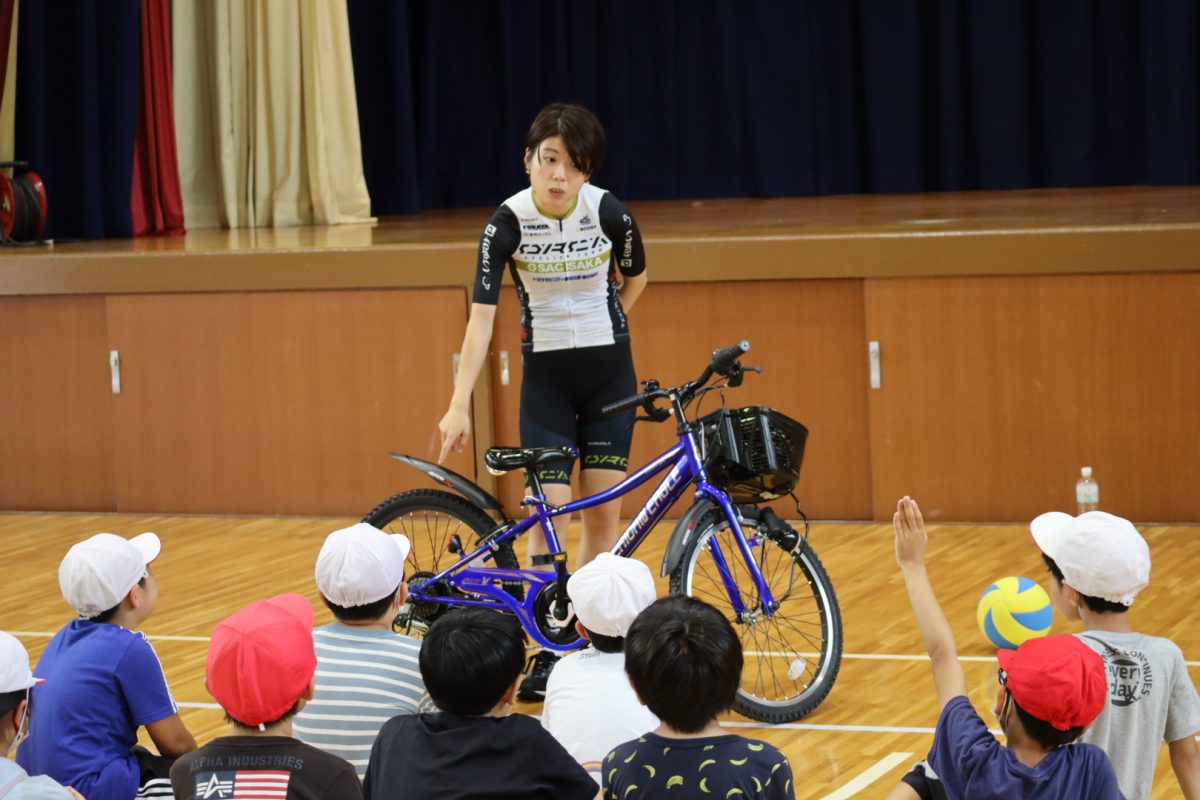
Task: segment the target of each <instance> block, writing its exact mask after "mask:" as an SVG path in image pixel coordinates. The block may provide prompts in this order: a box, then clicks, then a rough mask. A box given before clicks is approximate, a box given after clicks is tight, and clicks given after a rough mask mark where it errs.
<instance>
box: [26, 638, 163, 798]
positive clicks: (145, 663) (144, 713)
mask: <svg viewBox="0 0 1200 800" xmlns="http://www.w3.org/2000/svg"><path fill="white" fill-rule="evenodd" d="M34 674H35V675H37V677H39V678H42V679H44V680H45V681H46V682H45V683H43V684H39V685H38V686H36V687H35V688H34V689H33V702H32V703H31V707H32V716H31V718H30V721H29V738H28V739H27V740H26V741H25V743H24V744H22V745H21V747H20V749H19V750H18V752H17V762H18V763H19V764H20V765H21V766H23V767H24V768H25V769H26V771H28V772H29V774H31V775H49V776H50V777H52V778H54V779H55V780H56V781H58V782H59V783H61V784H63V785H64V786H70V787H72V788H74V789H75V790H76V791H78V792H79V793H80V794H82V795H83V796H84V797H86V798H88V800H130V798H132V797H133V796H134V794H136V793H137V790H138V785H139V783H140V777H141V776H140V774H139V771H138V764H137V759H136V757H135V756H134V755H133V754H132V752H131V749H132V748H133V746H134V745H135V744H136V743H137V729H138V727H140V726H142V725H148V724H150V723H152V722H158V721H159V720H160V719H164V718H166V717H169V716H171V715H172V714H174V713H175V712H176V707H175V701H174V700H173V699H172V698H171V693H170V691H169V690H168V689H167V679H166V677H165V676H164V675H163V669H162V664H160V663H159V661H158V656H157V655H156V654H155V653H154V648H153V647H151V646H150V642H148V641H147V640H146V637H145V636H144V635H143V634H140V633H135V632H134V631H131V630H127V629H125V628H122V627H120V626H119V625H111V624H109V623H105V622H93V621H91V620H85V619H77V620H74V621H72V622H71V623H70V624H69V625H67V626H66V627H65V628H63V629H62V630H61V631H59V632H58V633H57V634H55V636H54V638H53V639H52V640H51V641H50V644H49V645H48V646H47V647H46V652H45V653H43V654H42V657H41V659H40V660H39V661H38V665H37V669H35V670H34Z"/></svg>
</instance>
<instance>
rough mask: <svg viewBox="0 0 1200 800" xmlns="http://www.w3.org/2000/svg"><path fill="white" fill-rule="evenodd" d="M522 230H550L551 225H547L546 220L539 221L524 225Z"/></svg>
mask: <svg viewBox="0 0 1200 800" xmlns="http://www.w3.org/2000/svg"><path fill="white" fill-rule="evenodd" d="M521 230H523V231H548V230H550V226H549V225H547V224H546V223H545V222H541V223H538V224H537V225H522V226H521Z"/></svg>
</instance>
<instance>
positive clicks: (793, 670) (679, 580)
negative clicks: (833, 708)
mask: <svg viewBox="0 0 1200 800" xmlns="http://www.w3.org/2000/svg"><path fill="white" fill-rule="evenodd" d="M742 525H743V530H744V532H745V534H746V536H747V537H748V538H751V539H753V541H752V545H753V546H752V549H751V552H752V553H753V554H754V557H755V561H756V563H757V564H758V568H759V571H761V572H762V575H763V579H764V581H766V584H767V586H768V587H769V588H770V590H771V594H772V595H773V596H774V598H775V601H776V602H777V603H779V608H778V609H777V610H776V611H775V612H774V613H773V614H769V615H768V614H766V613H764V611H763V608H762V603H761V600H760V598H759V592H758V589H757V587H756V586H755V585H754V581H753V579H752V578H751V575H750V571H749V570H748V569H747V567H746V564H745V561H744V559H743V558H742V554H741V551H740V550H739V548H738V546H737V542H736V540H735V537H734V534H733V532H732V530H731V529H730V527H729V523H728V521H727V520H726V519H725V515H724V514H722V513H721V512H720V511H714V512H711V513H709V514H707V515H705V516H704V517H703V518H702V519H701V520H700V522H699V524H698V525H697V535H696V536H694V537H693V538H692V540H691V542H689V544H688V546H687V548H686V549H685V550H684V553H683V556H682V558H681V559H680V562H679V566H678V567H676V569H675V571H674V572H673V573H672V574H671V584H670V586H671V591H672V592H673V593H675V594H686V595H689V596H691V597H695V598H697V599H698V600H703V601H705V602H706V603H710V604H712V605H714V606H716V607H717V608H718V609H719V610H720V611H721V612H722V613H723V614H725V615H726V616H727V617H728V618H729V620H730V622H732V623H733V627H734V630H736V631H737V633H738V637H739V638H740V639H741V642H742V652H743V656H744V658H745V664H744V666H743V669H742V681H741V685H740V686H739V688H738V693H737V699H736V700H735V701H734V706H733V708H734V710H735V711H738V712H740V713H742V714H744V715H746V716H747V717H750V718H751V719H756V720H759V721H762V722H771V723H776V722H794V721H795V720H798V719H801V718H802V717H804V716H806V715H808V714H809V713H811V712H812V711H813V710H814V709H815V708H816V707H817V706H819V705H820V704H821V702H822V701H823V700H824V699H825V697H826V696H827V695H828V694H829V691H830V690H831V689H832V688H833V683H834V681H835V680H836V679H837V674H838V670H839V669H840V668H841V663H842V614H841V610H840V609H839V608H838V602H837V597H836V595H835V594H834V591H833V584H832V582H831V581H830V580H829V575H828V573H826V572H825V567H824V565H822V564H821V561H820V559H819V558H817V554H816V553H815V552H813V550H812V548H811V547H810V546H809V545H808V544H807V543H804V544H803V545H802V546H800V547H798V548H795V550H794V551H793V550H789V549H787V548H786V547H784V546H780V544H779V543H778V542H777V541H776V540H774V539H771V538H769V537H768V536H767V535H766V530H765V525H762V526H760V527H761V530H759V531H757V532H758V533H759V535H758V536H753V534H754V533H755V532H756V531H755V526H756V525H759V522H758V518H757V509H753V510H749V511H748V512H747V519H746V520H744V521H743V522H742ZM788 533H789V534H791V536H789V537H780V538H783V539H789V540H790V541H789V544H790V543H791V542H795V541H797V540H798V538H799V537H795V538H792V537H793V536H794V534H795V532H794V531H791V529H790V528H789V529H788ZM714 543H715V544H716V545H717V547H719V548H720V551H721V553H722V554H723V555H724V557H725V559H724V560H725V563H726V565H727V566H728V569H729V572H730V577H731V578H732V580H733V583H734V584H735V585H736V586H737V589H738V592H739V594H740V602H741V605H742V608H743V611H742V612H741V613H740V614H739V613H738V612H737V611H736V610H735V608H734V604H733V602H732V600H731V599H730V596H729V592H728V591H727V589H726V588H725V582H724V581H723V580H722V576H721V574H720V571H719V570H718V568H717V564H716V562H715V561H714V559H713V557H712V549H713V545H714Z"/></svg>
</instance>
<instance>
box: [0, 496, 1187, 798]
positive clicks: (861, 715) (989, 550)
mask: <svg viewBox="0 0 1200 800" xmlns="http://www.w3.org/2000/svg"><path fill="white" fill-rule="evenodd" d="M918 499H920V498H918ZM352 521H353V520H350V519H342V518H274V517H271V518H263V517H198V516H196V517H164V516H133V515H86V514H17V513H11V514H0V540H3V542H4V550H3V559H4V566H3V585H4V587H5V589H6V597H7V602H5V603H4V604H3V606H2V607H0V629H3V630H6V631H10V632H12V633H14V634H15V635H17V636H18V637H19V638H20V639H21V640H22V641H23V642H24V643H25V645H26V647H28V648H29V651H30V654H31V657H32V658H33V659H34V660H35V661H36V659H37V658H38V656H39V655H40V654H41V652H42V650H43V648H44V647H45V645H46V642H47V641H48V640H49V637H50V636H51V635H52V634H53V632H54V631H56V630H57V629H58V628H59V627H61V626H62V625H63V624H65V623H66V622H67V621H68V620H69V618H70V616H71V612H70V609H69V608H68V607H67V605H66V603H65V602H64V601H63V600H62V598H61V597H60V595H59V591H58V586H57V567H58V562H59V560H60V559H61V558H62V555H63V554H64V553H65V552H66V550H67V548H68V547H69V546H70V545H71V544H72V543H74V542H75V541H78V540H80V539H83V538H85V537H87V536H89V535H91V534H93V533H96V532H99V531H112V532H114V533H118V534H121V535H124V536H131V535H134V534H136V533H140V532H141V531H144V530H153V531H155V532H157V533H158V534H159V536H161V537H162V540H163V550H162V555H161V556H160V557H159V559H158V561H157V562H155V573H156V575H157V576H158V582H159V587H160V599H159V605H158V609H157V611H156V612H155V614H154V616H153V617H151V619H150V620H149V621H148V622H147V623H146V625H145V626H144V627H143V631H144V632H145V633H146V634H147V635H148V636H149V637H150V640H151V641H152V642H153V643H154V646H155V649H156V650H157V651H158V654H159V656H160V658H161V659H162V662H163V666H164V668H165V670H166V674H167V679H168V682H169V683H170V686H171V689H172V691H173V693H174V695H175V699H176V700H177V701H178V702H179V704H180V707H181V713H182V715H183V718H184V721H185V722H186V724H187V725H188V727H189V728H190V729H191V731H192V732H193V733H194V734H195V736H196V738H197V740H198V741H200V742H201V743H204V742H206V741H208V740H210V739H212V738H213V737H215V736H217V735H220V734H222V733H223V732H224V731H225V725H224V723H223V722H222V717H221V712H220V710H218V709H217V708H216V707H215V705H214V704H213V700H212V698H211V697H210V696H209V695H208V693H207V692H206V691H205V689H204V659H205V653H206V648H207V636H208V634H209V633H210V631H211V630H212V628H213V626H214V624H215V623H216V622H217V621H219V620H220V619H221V618H222V617H224V616H226V615H227V614H230V613H232V612H233V611H235V610H236V609H238V608H239V607H241V606H243V605H245V604H247V603H249V602H251V601H253V600H256V599H259V598H262V597H266V596H269V595H272V594H277V593H279V592H285V591H296V592H301V593H303V594H306V595H308V596H309V597H310V598H311V599H312V600H313V603H314V605H315V606H316V608H317V620H318V624H320V623H324V622H327V621H329V620H330V615H329V614H328V612H327V611H326V610H325V609H324V607H323V606H322V605H321V604H320V601H319V598H318V597H317V593H316V587H315V585H314V583H313V563H314V560H315V558H316V554H317V551H318V550H319V548H320V546H321V543H322V541H323V539H324V536H325V535H326V534H327V533H329V532H330V531H332V530H334V529H336V528H339V527H342V526H344V525H346V524H349V523H350V522H352ZM667 530H669V528H668V529H667ZM667 530H663V531H662V532H660V533H659V534H658V535H655V536H652V537H651V539H650V541H648V542H647V544H646V545H645V546H644V548H643V550H642V552H641V553H639V555H640V557H642V558H643V559H644V560H645V561H646V562H647V563H648V564H650V565H651V568H652V569H653V571H654V572H655V573H656V574H657V572H658V569H657V567H658V563H659V560H660V558H661V554H662V546H663V541H664V539H665V536H666V533H667ZM1141 530H1142V532H1143V534H1144V535H1145V536H1146V539H1147V540H1148V542H1149V543H1150V549H1151V553H1152V555H1153V558H1154V569H1153V573H1152V580H1151V584H1150V586H1149V588H1148V589H1146V590H1145V591H1144V592H1143V593H1142V595H1141V597H1139V599H1138V602H1137V604H1136V606H1135V607H1134V611H1133V612H1132V620H1133V623H1134V625H1135V627H1136V628H1138V629H1140V630H1144V631H1146V632H1148V633H1154V634H1158V635H1162V636H1167V637H1170V638H1171V639H1173V640H1174V641H1175V642H1176V643H1177V644H1179V646H1180V647H1181V648H1182V649H1183V652H1184V656H1185V657H1186V658H1187V659H1188V664H1189V672H1190V674H1191V677H1192V680H1193V681H1194V682H1200V627H1198V626H1197V625H1196V624H1195V622H1196V619H1197V617H1196V615H1195V611H1194V608H1195V606H1196V604H1197V602H1198V601H1200V590H1198V589H1197V583H1196V581H1195V575H1194V569H1195V565H1196V564H1200V528H1198V527H1184V526H1154V527H1141ZM930 538H931V543H930V550H929V562H930V571H931V574H932V577H933V582H934V586H935V588H936V589H937V591H938V593H939V596H940V598H941V600H942V602H943V605H944V606H945V608H946V613H947V616H948V617H949V618H950V621H951V624H952V625H953V627H954V631H955V636H956V638H957V640H958V646H959V650H960V653H961V655H962V656H963V659H964V665H963V666H964V668H965V669H966V673H967V680H968V684H969V685H970V686H971V700H972V702H974V704H975V706H976V708H977V709H979V710H980V711H981V713H983V714H984V718H985V719H987V720H989V722H991V721H992V717H991V714H990V708H991V703H992V700H993V698H994V695H995V675H996V669H995V666H994V664H995V662H994V658H993V656H994V654H993V652H992V651H991V650H989V648H988V646H987V644H986V642H985V640H984V639H983V637H982V635H981V634H980V633H979V632H978V630H977V629H976V627H975V604H976V601H977V599H978V597H979V595H980V593H981V592H982V591H983V589H984V587H986V586H987V585H988V584H989V583H990V582H991V581H992V580H994V579H995V578H998V577H1002V576H1004V575H1013V574H1019V575H1025V576H1028V577H1031V578H1034V579H1036V580H1038V581H1039V582H1041V583H1043V584H1044V583H1045V581H1046V579H1047V576H1046V572H1045V569H1044V567H1043V566H1042V563H1041V560H1040V558H1039V556H1038V553H1037V551H1036V549H1035V548H1034V547H1033V545H1032V543H1031V542H1030V540H1029V537H1028V534H1027V533H1026V531H1025V529H1024V527H1023V526H1014V525H934V526H931V528H930ZM812 542H813V544H814V547H815V549H816V551H817V553H818V555H819V556H820V558H821V559H822V561H824V563H825V566H826V567H827V569H828V571H829V573H830V575H831V577H832V578H833V582H834V585H835V587H836V589H837V593H838V599H839V601H840V603H841V608H842V616H843V622H844V626H845V654H846V655H845V658H844V661H843V663H842V669H841V674H840V676H839V678H838V681H837V684H836V686H835V687H834V689H833V692H832V694H831V695H830V697H829V698H828V699H827V700H826V701H825V703H824V704H823V705H822V706H821V707H820V708H819V709H818V710H817V711H816V712H815V713H813V714H812V715H811V716H809V717H808V718H806V719H804V720H802V721H801V722H799V723H793V724H789V725H779V726H774V727H764V726H761V725H759V724H757V723H753V722H751V721H749V720H746V719H744V718H740V717H737V716H734V715H730V716H729V717H728V719H727V720H726V722H727V724H729V725H730V726H732V727H733V730H735V731H736V732H738V733H741V734H743V735H746V736H752V737H757V738H760V739H764V740H767V741H770V742H772V743H773V744H775V745H776V746H778V747H780V748H782V749H783V751H784V752H785V753H787V755H788V757H789V759H790V760H791V763H792V769H793V771H794V773H795V775H796V785H797V797H798V798H847V797H857V798H877V797H882V796H884V795H885V794H886V793H887V791H888V790H889V789H890V788H891V787H892V786H893V785H894V784H895V782H896V781H897V780H898V779H899V777H900V775H901V774H903V772H904V770H905V769H907V767H908V765H910V764H911V763H912V762H913V761H915V760H917V759H918V758H920V757H923V755H924V753H925V752H926V750H927V749H928V747H929V745H930V742H931V739H932V735H931V734H932V727H933V724H934V723H935V721H936V710H935V704H934V699H933V686H932V681H931V680H930V677H929V669H928V662H927V661H926V660H925V659H924V657H923V653H922V648H921V642H920V638H919V636H918V635H917V633H916V629H915V626H914V624H913V622H912V617H911V614H910V612H909V609H908V602H907V599H906V597H905V593H904V588H903V584H902V582H901V580H900V576H899V573H898V571H897V569H896V568H895V562H894V560H893V557H892V540H891V529H890V527H889V526H883V525H862V524H832V523H824V524H822V523H818V524H814V525H813V529H812ZM662 590H663V591H665V581H664V582H663V586H662ZM1053 630H1054V631H1055V632H1065V631H1070V630H1073V628H1071V627H1070V626H1068V625H1066V624H1065V623H1063V622H1062V621H1061V620H1056V621H1055V626H1054V629H1053ZM519 710H520V711H524V712H527V713H533V714H536V713H537V712H538V710H539V708H538V707H537V706H524V705H522V706H521V707H520V708H519ZM1157 775H1158V780H1157V782H1156V785H1155V789H1154V793H1153V795H1152V796H1153V797H1154V798H1174V797H1180V796H1182V795H1181V794H1180V792H1179V788H1178V786H1177V784H1176V783H1175V779H1174V776H1173V775H1172V774H1171V771H1170V765H1169V762H1168V760H1167V757H1166V753H1165V752H1163V753H1162V755H1161V756H1160V758H1159V762H1158V772H1157Z"/></svg>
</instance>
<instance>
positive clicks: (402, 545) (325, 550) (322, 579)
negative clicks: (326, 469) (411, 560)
mask: <svg viewBox="0 0 1200 800" xmlns="http://www.w3.org/2000/svg"><path fill="white" fill-rule="evenodd" d="M409 549H410V543H409V541H408V537H407V536H404V535H403V534H399V533H392V534H387V533H384V532H383V531H381V530H379V529H378V528H376V527H374V526H373V525H369V524H368V523H366V522H360V523H358V524H357V525H351V526H350V527H349V528H342V529H341V530H337V531H334V532H333V533H331V534H329V536H327V537H325V544H324V545H322V546H321V553H320V555H318V556H317V570H316V573H317V588H318V589H320V590H321V594H323V595H325V597H326V598H327V599H328V600H329V602H331V603H333V604H334V605H335V606H341V607H342V608H353V607H356V606H365V605H367V604H368V603H374V602H376V601H377V600H382V599H383V598H385V597H387V596H389V595H391V594H392V593H393V592H395V591H396V587H398V586H399V585H400V582H401V581H403V580H404V559H406V558H408V551H409Z"/></svg>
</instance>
